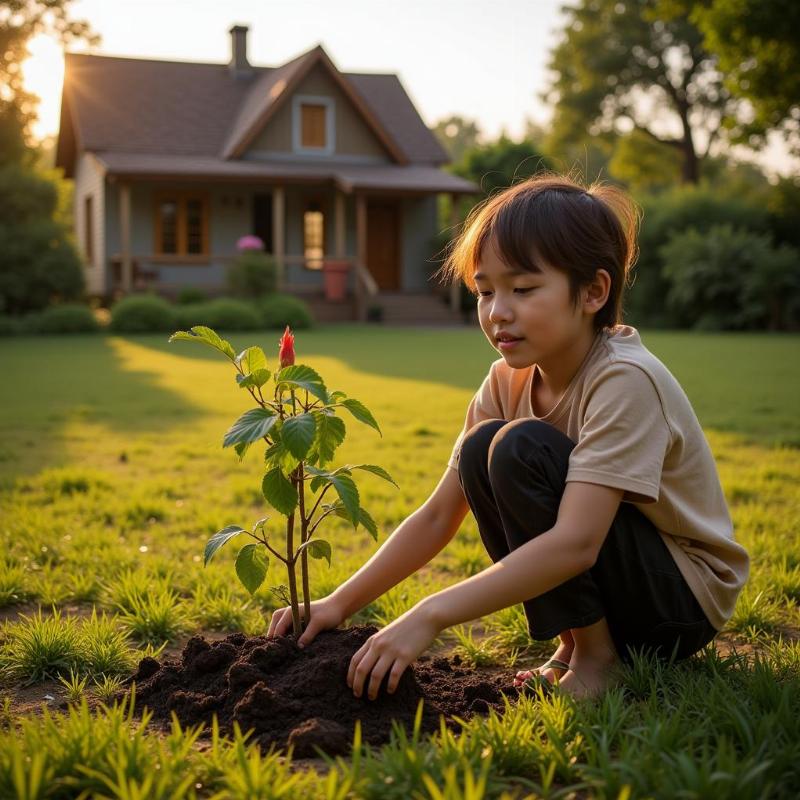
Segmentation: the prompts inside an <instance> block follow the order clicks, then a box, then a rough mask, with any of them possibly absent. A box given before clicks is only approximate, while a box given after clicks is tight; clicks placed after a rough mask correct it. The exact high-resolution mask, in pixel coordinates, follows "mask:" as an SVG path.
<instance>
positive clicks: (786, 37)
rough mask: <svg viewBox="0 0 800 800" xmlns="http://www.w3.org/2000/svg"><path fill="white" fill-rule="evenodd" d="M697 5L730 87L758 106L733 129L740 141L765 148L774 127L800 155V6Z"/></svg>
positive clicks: (743, 0)
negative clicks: (767, 136) (766, 137)
mask: <svg viewBox="0 0 800 800" xmlns="http://www.w3.org/2000/svg"><path fill="white" fill-rule="evenodd" d="M686 1H687V0H684V3H685V2H686ZM691 6H692V7H691V19H692V20H693V21H694V22H696V24H697V25H698V27H699V28H700V30H701V31H702V32H703V35H704V43H705V46H706V47H707V48H708V50H710V51H711V52H713V53H714V54H715V55H716V56H717V57H718V58H719V68H720V71H721V72H722V73H723V74H724V75H725V86H726V87H727V89H728V90H729V91H730V93H731V94H732V95H734V96H736V97H740V98H743V99H745V100H747V101H748V103H749V104H750V106H751V108H752V118H751V119H750V120H749V121H748V122H746V123H743V124H739V125H735V126H732V127H733V134H734V136H735V138H736V139H737V140H738V141H742V142H744V143H746V144H750V145H751V146H756V145H763V144H764V139H765V136H766V133H767V132H768V131H770V130H773V129H774V130H778V131H780V132H781V133H782V134H783V135H784V137H785V139H786V141H787V142H788V143H789V145H790V146H791V147H792V149H793V150H794V151H795V152H798V151H800V71H798V69H797V65H798V63H800V4H798V3H797V2H796V0H770V2H764V0H706V2H705V3H700V4H697V3H694V4H691Z"/></svg>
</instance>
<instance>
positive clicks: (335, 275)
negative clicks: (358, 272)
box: [322, 261, 350, 301]
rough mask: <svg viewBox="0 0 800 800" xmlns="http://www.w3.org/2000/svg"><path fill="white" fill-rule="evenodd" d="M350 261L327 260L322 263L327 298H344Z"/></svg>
mask: <svg viewBox="0 0 800 800" xmlns="http://www.w3.org/2000/svg"><path fill="white" fill-rule="evenodd" d="M349 269H350V262H349V261H326V262H325V263H324V264H323V265H322V272H323V278H324V283H325V299H326V300H334V301H336V300H344V299H345V293H346V288H347V273H348V271H349Z"/></svg>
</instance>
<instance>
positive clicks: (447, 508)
mask: <svg viewBox="0 0 800 800" xmlns="http://www.w3.org/2000/svg"><path fill="white" fill-rule="evenodd" d="M468 510H469V506H468V504H467V501H466V498H465V497H464V492H463V491H462V489H461V484H460V483H459V480H458V474H457V473H456V472H455V470H452V469H450V468H449V467H448V468H447V469H446V470H445V474H444V475H443V476H442V479H441V480H440V481H439V485H438V486H437V487H436V488H435V489H434V491H433V493H432V494H431V496H430V497H429V498H428V499H427V500H426V501H425V503H423V505H422V506H420V507H419V508H418V509H417V510H416V511H414V512H413V513H412V514H410V515H409V516H408V517H406V519H405V520H403V522H401V523H400V525H398V526H397V528H395V530H394V532H393V533H392V534H391V536H389V538H388V539H387V540H386V541H385V542H384V543H383V545H381V547H380V548H379V549H378V550H377V552H375V553H374V555H373V556H372V558H370V560H369V561H367V563H366V564H364V566H363V567H361V568H360V569H359V570H358V572H356V573H355V574H354V575H353V576H352V577H351V578H349V579H348V580H347V581H346V582H345V583H343V584H342V585H341V586H340V587H339V588H338V589H336V591H335V592H334V593H333V595H334V596H335V597H337V598H338V599H339V600H340V602H341V603H342V604H343V608H344V611H345V613H344V616H345V617H349V616H351V615H352V614H354V613H355V612H356V611H358V610H359V609H361V608H363V607H364V606H365V605H367V603H370V602H372V601H373V600H374V599H375V598H376V597H380V596H381V595H382V594H384V593H385V592H388V591H389V589H391V588H392V587H393V586H396V585H397V584H398V583H400V581H402V580H405V579H406V578H407V577H408V576H409V575H413V574H414V573H415V572H416V571H417V570H418V569H420V568H421V567H424V566H425V564H427V563H428V562H429V561H430V560H431V559H432V558H433V557H434V556H435V555H436V554H437V553H439V552H440V551H441V550H442V549H443V548H444V546H445V545H446V544H447V543H448V542H449V541H450V540H451V539H452V538H453V536H455V533H456V531H457V530H458V527H459V525H461V522H462V521H463V519H464V517H465V516H466V515H467V511H468Z"/></svg>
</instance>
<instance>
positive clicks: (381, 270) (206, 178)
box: [56, 25, 479, 320]
mask: <svg viewBox="0 0 800 800" xmlns="http://www.w3.org/2000/svg"><path fill="white" fill-rule="evenodd" d="M247 31H248V28H247V27H245V26H239V25H236V26H234V27H232V28H231V29H230V31H229V33H230V36H231V60H230V63H228V64H205V63H187V62H177V61H157V60H145V59H133V58H116V57H108V56H95V55H85V54H76V53H68V54H67V55H66V65H65V77H64V89H63V94H62V103H61V122H60V129H59V134H58V144H57V150H56V165H57V166H59V167H62V168H63V169H64V173H65V176H66V177H70V178H73V179H74V185H75V204H74V208H75V225H76V240H77V241H78V242H79V243H80V245H81V248H82V250H83V254H84V259H85V264H86V279H87V280H86V282H87V288H88V291H89V293H90V294H91V295H94V296H98V297H103V298H106V299H110V298H114V297H119V296H121V295H124V294H126V293H128V292H132V291H137V290H141V289H154V290H155V291H157V292H158V293H159V294H163V295H165V296H174V295H176V294H177V293H178V292H179V291H180V290H181V288H183V287H189V286H191V287H198V288H201V289H203V290H205V291H206V292H207V293H208V294H209V295H211V296H213V295H215V294H219V293H222V292H223V291H224V289H225V271H226V269H227V267H228V266H229V265H230V263H231V262H232V260H233V259H234V258H235V257H236V255H237V253H236V242H237V240H238V239H239V238H240V237H242V236H244V235H247V234H255V235H257V236H258V237H260V238H261V239H262V241H263V242H264V243H265V250H267V251H268V252H270V253H272V254H273V255H274V256H275V259H276V261H277V263H278V265H279V276H280V279H279V280H280V288H281V290H282V291H285V292H289V293H292V294H296V295H298V296H301V297H303V298H304V299H306V300H307V301H308V302H309V303H310V304H311V305H312V307H313V309H314V311H315V313H316V314H317V317H318V318H320V319H326V320H333V319H364V318H365V315H366V310H367V308H368V307H369V306H370V305H374V304H376V303H377V304H379V305H381V304H384V305H385V304H386V303H388V304H389V306H390V307H391V308H392V309H394V310H395V312H396V313H397V314H398V315H399V316H404V317H405V318H406V319H414V318H415V315H416V317H417V318H418V317H420V315H422V316H425V315H427V316H428V317H431V316H437V315H438V316H439V317H444V318H446V317H447V316H448V315H449V314H451V312H452V313H454V311H455V306H456V303H457V300H458V294H457V289H458V287H455V289H453V288H452V287H451V288H450V289H448V288H447V287H445V288H444V289H442V287H440V286H439V283H438V280H437V281H432V280H431V278H430V276H431V273H432V272H433V271H435V269H436V268H437V267H438V266H439V262H437V261H436V260H435V259H434V257H435V256H436V255H437V254H439V255H440V253H439V251H440V247H436V246H435V237H436V236H437V234H438V233H439V232H440V227H441V226H440V225H439V224H438V222H437V197H438V196H439V195H442V194H449V195H451V196H453V197H456V196H459V195H463V194H474V193H477V192H478V191H479V189H478V187H477V186H476V185H475V184H473V183H471V182H470V181H466V180H463V179H462V178H459V177H457V176H454V175H451V174H449V173H447V172H446V171H445V170H443V169H442V165H443V164H445V163H447V161H448V158H447V155H446V153H445V151H444V150H443V148H442V147H441V145H440V144H439V143H438V141H437V140H436V138H435V136H434V135H433V133H432V132H431V130H430V129H429V128H428V127H426V125H425V124H424V122H423V121H422V119H421V117H420V115H419V113H418V112H417V110H416V109H415V107H414V105H413V103H412V102H411V99H410V98H409V96H408V94H407V93H406V91H405V89H404V88H403V86H402V84H401V83H400V81H399V79H398V77H397V75H395V74H392V73H387V74H373V73H350V72H347V73H345V72H340V71H339V70H338V69H337V67H336V66H335V64H334V63H333V62H332V61H331V59H330V58H329V56H328V55H327V53H326V52H325V50H324V49H323V47H322V45H321V44H318V45H317V46H315V47H314V48H312V49H311V50H309V51H308V52H306V53H303V54H301V55H299V56H297V57H296V58H294V59H292V60H291V61H288V62H287V63H285V64H283V65H282V66H278V67H257V66H252V65H251V64H250V62H249V60H248V57H247ZM453 205H455V204H453ZM336 269H339V270H341V271H344V270H346V272H345V275H346V279H345V280H346V284H345V296H344V300H343V301H341V300H340V301H337V300H334V299H330V297H329V298H328V299H326V294H325V291H324V288H325V284H326V277H327V275H326V273H328V274H329V273H330V272H331V271H335V270H336ZM442 291H444V292H445V294H446V295H449V296H450V298H451V302H450V306H448V300H447V297H445V298H444V300H445V302H442V301H441V298H439V297H435V296H434V295H436V294H437V293H439V294H441V292H442ZM329 294H330V293H329ZM426 304H427V305H426Z"/></svg>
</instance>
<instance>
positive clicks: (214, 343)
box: [169, 325, 236, 361]
mask: <svg viewBox="0 0 800 800" xmlns="http://www.w3.org/2000/svg"><path fill="white" fill-rule="evenodd" d="M191 330H192V332H191V333H189V332H187V331H175V333H173V334H172V336H170V337H169V341H170V342H172V341H175V340H182V341H186V342H202V343H203V344H207V345H208V346H209V347H213V348H214V349H215V350H219V352H220V353H223V354H224V355H226V356H228V358H229V359H230V360H231V361H233V360H234V359H235V358H236V354H235V353H234V351H233V347H232V346H231V343H230V342H228V341H226V340H225V339H223V338H222V337H221V336H220V335H219V334H218V333H217V332H216V331H214V330H212V329H211V328H207V327H206V326H205V325H195V326H194V327H193V328H192V329H191Z"/></svg>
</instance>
